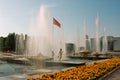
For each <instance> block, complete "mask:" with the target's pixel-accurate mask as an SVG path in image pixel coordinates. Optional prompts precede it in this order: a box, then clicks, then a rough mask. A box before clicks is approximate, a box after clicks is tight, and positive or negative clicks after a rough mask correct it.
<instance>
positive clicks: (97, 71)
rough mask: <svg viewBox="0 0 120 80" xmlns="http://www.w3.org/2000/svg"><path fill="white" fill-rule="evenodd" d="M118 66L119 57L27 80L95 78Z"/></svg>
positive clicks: (119, 63) (119, 64)
mask: <svg viewBox="0 0 120 80" xmlns="http://www.w3.org/2000/svg"><path fill="white" fill-rule="evenodd" d="M118 66H120V58H112V59H109V60H106V61H102V62H97V63H94V64H89V65H86V66H78V67H76V68H73V69H70V70H65V71H60V72H55V73H53V74H45V75H43V76H42V77H41V78H39V77H37V78H29V79H27V80H96V79H99V78H100V77H102V76H103V75H105V74H106V73H108V72H110V71H112V70H113V69H115V68H116V67H118Z"/></svg>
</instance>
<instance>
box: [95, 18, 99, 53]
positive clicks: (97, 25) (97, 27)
mask: <svg viewBox="0 0 120 80" xmlns="http://www.w3.org/2000/svg"><path fill="white" fill-rule="evenodd" d="M96 52H97V53H99V52H100V40H99V17H98V16H97V18H96Z"/></svg>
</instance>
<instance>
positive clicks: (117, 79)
mask: <svg viewBox="0 0 120 80" xmlns="http://www.w3.org/2000/svg"><path fill="white" fill-rule="evenodd" d="M103 80H120V68H119V69H117V70H116V71H114V72H113V73H111V74H110V75H108V76H107V77H106V78H104V79H103Z"/></svg>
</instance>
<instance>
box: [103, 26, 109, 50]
mask: <svg viewBox="0 0 120 80" xmlns="http://www.w3.org/2000/svg"><path fill="white" fill-rule="evenodd" d="M107 41H108V40H107V34H106V28H104V37H103V52H107V51H108V42H107Z"/></svg>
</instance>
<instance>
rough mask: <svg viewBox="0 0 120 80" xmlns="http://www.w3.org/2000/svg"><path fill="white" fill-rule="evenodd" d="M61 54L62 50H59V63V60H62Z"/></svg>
mask: <svg viewBox="0 0 120 80" xmlns="http://www.w3.org/2000/svg"><path fill="white" fill-rule="evenodd" d="M62 54H63V51H62V48H60V51H59V61H61V59H62Z"/></svg>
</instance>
